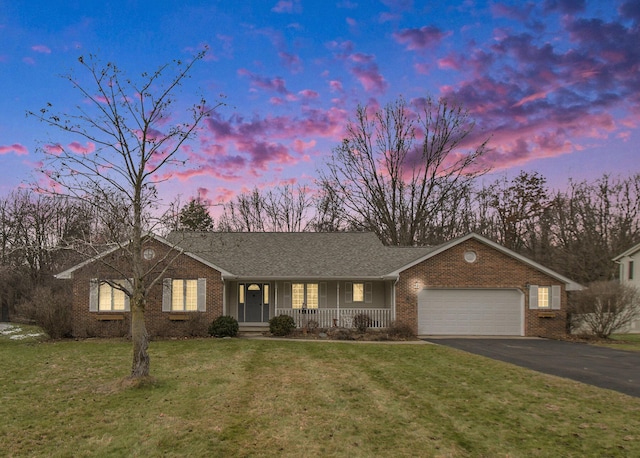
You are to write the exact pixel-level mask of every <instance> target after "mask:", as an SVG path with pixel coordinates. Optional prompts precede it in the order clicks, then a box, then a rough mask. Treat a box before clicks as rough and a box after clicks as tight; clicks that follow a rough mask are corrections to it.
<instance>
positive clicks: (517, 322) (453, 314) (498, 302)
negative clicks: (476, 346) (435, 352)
mask: <svg viewBox="0 0 640 458" xmlns="http://www.w3.org/2000/svg"><path fill="white" fill-rule="evenodd" d="M523 304H524V295H523V294H522V292H521V291H519V290H517V289H425V290H423V291H421V292H420V294H419V295H418V334H421V335H485V336H520V335H524V332H523V313H524V306H523Z"/></svg>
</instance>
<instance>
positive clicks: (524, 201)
mask: <svg viewBox="0 0 640 458" xmlns="http://www.w3.org/2000/svg"><path fill="white" fill-rule="evenodd" d="M546 181H547V180H546V178H544V177H543V176H542V175H540V174H539V173H537V172H533V173H527V172H525V171H520V173H519V174H518V176H516V177H515V178H514V179H512V180H511V182H508V181H507V179H506V178H503V179H500V180H498V181H496V182H495V183H494V184H493V185H491V186H490V189H489V193H490V195H491V200H490V205H491V207H492V208H493V209H494V210H495V211H496V214H497V217H498V221H499V222H500V239H499V241H500V242H501V243H502V244H503V245H504V246H506V247H507V248H509V249H511V250H515V251H522V250H523V248H524V247H525V246H526V245H527V232H528V231H529V230H531V229H532V228H535V227H536V226H537V223H538V219H539V218H540V216H541V215H542V213H543V212H544V210H545V209H546V208H547V207H548V206H549V205H550V202H549V198H548V195H547V194H548V191H547V187H546Z"/></svg>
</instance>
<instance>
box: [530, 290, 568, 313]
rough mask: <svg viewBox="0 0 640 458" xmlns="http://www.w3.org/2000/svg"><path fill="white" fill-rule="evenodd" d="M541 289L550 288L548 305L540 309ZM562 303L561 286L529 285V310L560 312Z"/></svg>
mask: <svg viewBox="0 0 640 458" xmlns="http://www.w3.org/2000/svg"><path fill="white" fill-rule="evenodd" d="M540 288H545V289H547V288H548V291H549V293H548V303H549V305H548V306H546V307H540V295H539V293H540ZM561 302H562V287H561V286H560V285H544V286H538V285H529V309H532V310H560V308H561Z"/></svg>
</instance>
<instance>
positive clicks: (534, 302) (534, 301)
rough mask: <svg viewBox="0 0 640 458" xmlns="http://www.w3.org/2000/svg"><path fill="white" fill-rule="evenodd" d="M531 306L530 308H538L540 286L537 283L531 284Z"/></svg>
mask: <svg viewBox="0 0 640 458" xmlns="http://www.w3.org/2000/svg"><path fill="white" fill-rule="evenodd" d="M529 308H530V309H537V308H538V286H537V285H530V286H529Z"/></svg>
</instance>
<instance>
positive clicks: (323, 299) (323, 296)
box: [318, 281, 327, 308]
mask: <svg viewBox="0 0 640 458" xmlns="http://www.w3.org/2000/svg"><path fill="white" fill-rule="evenodd" d="M318 306H319V307H321V308H322V307H326V306H327V282H324V281H323V282H320V283H319V284H318Z"/></svg>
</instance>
